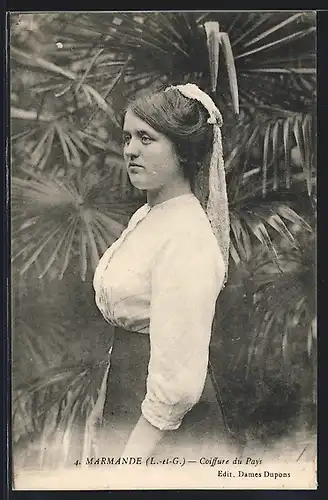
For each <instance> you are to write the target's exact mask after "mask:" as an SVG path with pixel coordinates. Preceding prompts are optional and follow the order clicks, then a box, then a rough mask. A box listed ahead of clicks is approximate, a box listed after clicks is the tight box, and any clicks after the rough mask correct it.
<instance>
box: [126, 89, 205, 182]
mask: <svg viewBox="0 0 328 500" xmlns="http://www.w3.org/2000/svg"><path fill="white" fill-rule="evenodd" d="M127 110H131V111H132V112H133V113H135V114H136V115H137V116H138V117H139V118H140V119H141V120H143V121H145V122H146V123H147V124H148V125H150V126H151V127H152V128H153V129H155V130H156V131H157V132H160V133H162V134H164V135H165V136H166V137H167V138H168V139H170V140H171V141H172V143H173V145H174V147H175V151H176V153H177V156H178V158H179V160H180V163H181V166H182V168H183V173H184V176H185V177H186V178H187V179H189V181H190V183H191V187H192V188H193V187H194V181H195V177H196V175H197V173H198V172H199V170H200V169H201V168H202V166H203V165H204V163H205V162H207V161H208V159H209V158H210V155H211V153H212V143H213V126H212V125H210V124H209V123H207V120H208V117H209V115H208V112H207V110H206V109H205V108H204V107H203V106H202V105H201V104H200V103H199V102H198V101H196V100H194V99H189V98H187V97H185V96H183V95H182V94H181V92H179V91H178V90H177V89H174V88H173V89H168V90H167V91H164V90H161V91H157V92H148V93H143V94H142V95H140V96H139V97H137V98H136V99H135V100H134V101H133V102H131V103H129V105H128V106H127Z"/></svg>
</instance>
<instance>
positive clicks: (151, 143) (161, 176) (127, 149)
mask: <svg viewBox="0 0 328 500" xmlns="http://www.w3.org/2000/svg"><path fill="white" fill-rule="evenodd" d="M123 143H124V146H123V154H124V160H125V163H126V168H127V171H128V174H129V177H130V180H131V183H132V184H133V185H134V186H135V187H136V188H138V189H142V190H147V191H151V190H157V189H160V188H162V187H164V186H165V187H168V186H170V185H171V184H172V185H173V184H174V183H175V181H176V180H177V179H181V177H183V172H182V168H181V167H180V163H179V160H178V157H177V155H176V152H175V149H174V145H173V143H172V142H171V141H170V139H168V138H167V137H166V136H165V135H163V134H161V133H160V132H157V131H156V130H154V129H153V128H152V127H151V126H150V125H148V124H147V123H146V122H144V121H143V120H141V118H139V117H138V116H137V115H136V114H135V113H133V111H131V110H128V111H127V112H126V115H125V120H124V126H123Z"/></svg>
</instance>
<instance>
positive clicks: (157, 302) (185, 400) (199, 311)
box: [131, 233, 224, 449]
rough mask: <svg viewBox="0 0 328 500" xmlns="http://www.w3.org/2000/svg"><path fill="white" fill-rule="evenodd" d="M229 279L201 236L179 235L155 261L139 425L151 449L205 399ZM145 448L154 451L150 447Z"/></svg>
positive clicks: (178, 425) (216, 256)
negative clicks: (219, 302) (220, 298)
mask: <svg viewBox="0 0 328 500" xmlns="http://www.w3.org/2000/svg"><path fill="white" fill-rule="evenodd" d="M223 275H224V266H223V262H222V263H221V261H220V260H219V261H218V254H217V253H216V252H215V251H214V250H212V249H211V247H210V248H209V245H208V241H207V240H204V239H201V238H199V237H198V236H197V234H196V235H190V233H187V234H179V235H176V237H175V238H173V239H172V240H170V241H168V243H167V245H166V246H165V248H163V249H162V250H161V252H160V254H159V255H158V257H157V259H156V261H155V262H154V267H153V269H152V284H151V286H152V296H151V314H150V344H151V355H150V362H149V365H148V377H147V393H146V396H145V399H144V401H143V403H142V405H141V410H142V414H143V417H144V419H143V420H142V422H143V423H141V424H140V429H141V430H140V431H139V424H138V426H137V428H136V436H138V439H139V436H149V439H150V443H149V449H152V446H153V444H154V443H156V442H158V441H159V439H160V437H161V436H162V434H161V432H164V431H172V430H175V429H178V428H179V427H180V425H181V422H182V419H183V417H184V415H185V414H186V413H187V412H188V411H189V410H190V409H191V408H192V407H193V406H194V404H196V403H197V401H198V400H199V398H200V396H201V393H202V391H203V387H204V382H205V378H206V374H207V365H208V351H209V342H210V337H211V327H212V322H213V317H214V310H215V303H216V299H217V295H218V293H219V290H220V287H221V285H222V280H223ZM144 420H146V422H147V421H148V423H149V424H148V423H145V422H144ZM146 429H148V430H149V434H148V432H147V431H146ZM156 429H157V430H156ZM143 430H145V434H143ZM139 432H140V434H139ZM131 439H132V442H133V441H134V439H135V437H133V436H131ZM147 439H148V438H147ZM157 439H158V440H157ZM143 446H145V447H147V449H148V444H146V443H144V445H143Z"/></svg>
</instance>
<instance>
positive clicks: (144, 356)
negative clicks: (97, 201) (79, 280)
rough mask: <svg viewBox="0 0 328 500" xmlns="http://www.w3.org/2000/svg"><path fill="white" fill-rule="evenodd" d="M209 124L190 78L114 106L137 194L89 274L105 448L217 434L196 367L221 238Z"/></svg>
mask: <svg viewBox="0 0 328 500" xmlns="http://www.w3.org/2000/svg"><path fill="white" fill-rule="evenodd" d="M221 124H222V120H221V115H220V113H219V111H218V109H217V108H216V106H215V105H214V103H213V101H212V100H211V98H210V97H209V96H208V95H207V94H205V93H204V92H202V91H201V90H200V89H199V88H198V87H197V86H196V85H194V84H186V85H181V86H176V87H168V88H167V89H165V91H160V92H155V93H152V94H148V95H146V96H144V97H140V98H138V99H136V100H135V101H134V102H133V103H132V104H130V105H129V107H128V109H127V110H126V112H125V116H124V124H123V142H124V148H123V152H124V159H125V163H126V168H127V171H128V175H129V178H130V180H131V183H132V184H133V185H134V186H135V187H137V188H139V189H141V190H145V191H146V192H147V203H146V204H145V205H144V206H142V207H141V208H140V209H139V210H137V212H136V213H135V214H134V215H133V216H132V218H131V219H130V222H129V225H128V227H127V228H126V230H125V231H124V232H123V233H122V235H121V236H120V238H119V239H118V240H117V241H116V242H115V243H114V244H113V245H112V246H111V247H110V248H109V249H108V250H107V251H106V252H105V254H104V255H103V257H102V258H101V260H100V262H99V265H98V268H97V269H96V272H95V276H94V288H95V292H96V303H97V306H98V307H99V309H100V311H101V312H102V314H103V316H104V317H105V319H106V320H107V321H108V322H109V323H110V324H112V325H114V326H115V334H114V343H113V351H112V354H111V368H110V372H109V379H108V386H109V388H108V393H107V398H106V404H105V420H106V427H107V429H106V432H105V434H104V436H105V437H104V450H106V452H107V455H108V453H110V454H111V455H115V454H117V453H120V454H123V455H124V456H143V457H146V456H149V455H152V454H154V453H161V452H162V453H166V452H168V450H169V451H170V452H172V453H173V450H175V451H176V452H177V451H178V450H180V453H184V455H185V454H186V453H187V454H188V453H189V455H190V456H191V454H192V452H195V453H199V447H200V446H202V445H204V447H207V446H208V444H209V441H210V442H212V443H213V441H214V442H217V443H218V444H220V443H222V436H221V434H222V416H221V414H220V409H219V406H218V404H217V402H216V398H215V395H214V391H213V387H211V386H210V383H209V378H208V376H207V370H208V353H209V343H210V337H211V327H212V322H213V317H214V312H215V304H216V300H217V297H218V294H219V292H220V290H221V288H222V286H223V284H224V281H225V279H226V274H227V261H228V245H229V222H228V209H227V195H226V186H225V178H224V165H223V159H222V144H221V134H220V126H221ZM164 450H165V451H164ZM189 455H188V456H189Z"/></svg>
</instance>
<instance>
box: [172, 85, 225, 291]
mask: <svg viewBox="0 0 328 500" xmlns="http://www.w3.org/2000/svg"><path fill="white" fill-rule="evenodd" d="M171 89H177V90H178V91H179V92H180V93H181V94H182V95H184V96H185V97H187V98H189V99H196V100H197V101H199V102H200V103H201V104H202V105H203V106H204V108H205V109H206V110H207V112H208V114H209V118H208V120H207V122H208V123H210V124H212V125H213V148H212V156H211V160H210V165H209V170H208V175H207V176H203V177H207V178H208V198H207V202H206V206H205V207H204V208H205V211H206V214H207V217H208V219H209V221H210V224H211V227H212V231H213V233H214V235H215V236H216V238H217V240H218V243H219V246H220V249H221V253H222V256H223V260H224V265H225V279H224V282H226V280H227V276H228V263H229V242H230V238H229V235H230V223H229V209H228V196H227V186H226V179H225V170H224V160H223V148H222V136H221V128H220V127H221V126H222V123H223V120H222V115H221V113H220V111H219V110H218V108H217V107H216V105H215V103H214V101H213V100H212V99H211V97H210V96H209V95H208V94H206V93H205V92H203V91H202V90H201V89H200V88H199V87H198V86H197V85H195V84H194V83H186V84H185V85H176V86H170V87H167V88H166V89H165V91H168V90H171ZM200 179H201V177H200ZM201 182H202V181H201ZM199 190H200V191H201V190H202V187H201V186H199Z"/></svg>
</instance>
